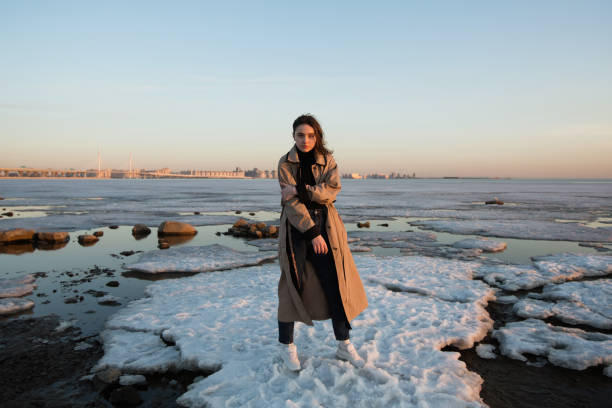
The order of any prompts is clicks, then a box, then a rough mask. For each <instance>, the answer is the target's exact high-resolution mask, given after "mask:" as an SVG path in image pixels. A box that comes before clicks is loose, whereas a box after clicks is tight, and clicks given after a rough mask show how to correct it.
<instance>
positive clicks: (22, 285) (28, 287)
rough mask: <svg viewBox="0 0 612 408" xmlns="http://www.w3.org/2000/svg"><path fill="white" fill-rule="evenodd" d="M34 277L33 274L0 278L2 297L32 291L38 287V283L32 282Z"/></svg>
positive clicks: (23, 294) (26, 293)
mask: <svg viewBox="0 0 612 408" xmlns="http://www.w3.org/2000/svg"><path fill="white" fill-rule="evenodd" d="M34 279H35V278H34V276H33V275H31V274H27V275H23V276H21V277H18V278H13V279H0V299H1V298H16V297H21V296H25V295H28V294H30V293H32V291H33V290H34V289H36V285H35V284H33V283H32V282H34Z"/></svg>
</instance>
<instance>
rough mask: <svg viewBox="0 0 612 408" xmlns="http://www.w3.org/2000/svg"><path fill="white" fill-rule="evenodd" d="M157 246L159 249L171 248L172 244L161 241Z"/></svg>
mask: <svg viewBox="0 0 612 408" xmlns="http://www.w3.org/2000/svg"><path fill="white" fill-rule="evenodd" d="M157 247H158V248H159V249H168V248H170V244H169V243H167V242H160V243H159V244H157Z"/></svg>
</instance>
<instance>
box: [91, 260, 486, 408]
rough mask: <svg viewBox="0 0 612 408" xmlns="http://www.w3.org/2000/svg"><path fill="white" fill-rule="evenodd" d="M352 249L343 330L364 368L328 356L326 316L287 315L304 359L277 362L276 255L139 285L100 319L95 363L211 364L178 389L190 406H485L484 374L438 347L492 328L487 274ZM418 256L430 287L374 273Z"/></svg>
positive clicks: (155, 367)
mask: <svg viewBox="0 0 612 408" xmlns="http://www.w3.org/2000/svg"><path fill="white" fill-rule="evenodd" d="M355 261H356V263H357V266H358V268H359V270H360V273H361V275H362V279H363V281H364V284H365V286H366V292H367V294H368V299H369V302H370V306H369V307H368V308H367V309H366V310H365V312H364V313H363V314H362V315H360V316H359V317H358V318H357V319H355V320H354V321H353V322H352V325H353V328H354V330H353V331H352V341H353V343H354V344H355V345H356V347H357V349H358V351H359V353H360V354H361V355H362V356H363V357H364V359H365V360H366V365H365V367H364V368H362V369H357V368H355V367H353V366H352V365H351V364H350V363H347V362H344V361H340V360H337V359H336V358H335V356H334V353H335V349H336V347H337V344H336V341H335V339H334V337H333V331H332V328H331V323H330V321H324V322H317V323H316V324H315V326H314V327H310V326H306V325H303V324H297V325H296V333H295V342H296V344H297V346H298V355H299V357H300V360H301V362H302V366H303V369H302V370H301V371H300V372H298V373H292V372H288V371H287V370H286V369H285V368H284V366H283V364H282V362H281V360H280V358H279V357H278V341H277V338H276V337H277V321H276V309H277V294H276V283H277V282H278V274H279V267H278V264H277V263H274V264H265V265H260V266H255V267H248V268H239V269H234V270H229V271H223V272H213V273H207V274H198V275H194V276H190V277H185V278H181V279H172V280H164V281H160V282H156V283H154V284H152V285H150V286H148V287H147V288H146V290H145V293H146V295H147V297H145V298H143V299H139V300H136V301H133V302H130V304H129V305H128V306H127V307H125V308H122V309H120V310H119V311H118V312H117V313H116V314H115V315H113V316H112V317H111V318H110V319H109V320H108V321H107V323H106V329H105V331H104V332H103V334H102V339H103V341H104V350H105V355H104V357H103V358H102V359H101V360H100V362H99V363H98V364H97V365H96V367H95V370H101V369H104V368H107V367H116V368H119V369H121V370H122V372H124V373H125V372H127V373H131V374H146V373H150V372H164V371H167V370H169V369H176V368H189V369H196V368H197V369H200V370H207V371H216V372H215V373H214V374H212V375H210V376H208V377H205V378H203V379H201V380H199V381H196V382H194V383H193V384H192V385H191V386H190V387H189V389H188V391H187V392H186V393H185V394H183V395H182V396H181V397H180V398H179V400H178V402H179V403H181V404H182V405H186V406H193V407H195V406H203V405H206V404H207V405H208V406H211V407H217V406H224V407H232V406H241V407H242V406H247V407H249V406H251V407H254V406H271V407H274V406H279V407H280V406H318V405H322V406H346V405H355V406H406V405H414V406H423V407H426V406H431V407H433V406H455V407H483V406H485V405H484V403H483V402H482V400H481V398H480V396H479V392H480V387H481V384H482V379H481V378H480V377H479V376H478V375H477V374H475V373H472V372H470V371H468V370H467V368H466V366H465V364H464V363H463V362H462V361H460V360H459V353H456V352H442V351H441V349H442V348H443V347H445V346H447V345H453V346H456V347H458V348H460V349H465V348H470V347H473V345H474V343H475V342H477V341H479V340H481V339H482V338H484V337H485V335H486V333H487V331H488V330H489V329H491V328H492V323H493V322H492V320H491V319H490V317H489V316H488V313H487V312H486V310H485V308H484V306H485V305H486V299H488V298H489V297H490V296H491V293H490V291H488V290H484V286H486V285H483V284H482V282H479V285H480V287H479V288H480V289H479V290H480V291H478V290H475V289H474V288H469V290H464V286H465V282H466V281H467V280H469V276H470V270H471V268H472V266H473V265H471V264H468V263H462V262H457V264H456V265H454V264H453V262H452V261H447V260H443V261H438V260H433V259H430V260H429V261H430V262H431V263H428V262H427V261H428V260H427V259H425V258H415V259H413V258H412V257H389V258H380V257H374V256H369V255H359V256H356V257H355ZM419 268H424V269H421V273H422V275H423V276H424V277H423V280H422V282H423V283H424V284H426V286H427V287H428V288H429V290H430V291H431V293H432V294H435V296H428V295H423V294H417V293H412V292H393V291H390V290H388V289H387V288H385V287H384V286H382V285H380V284H379V283H375V282H373V281H372V280H375V278H377V277H378V278H379V279H380V278H381V277H380V276H379V275H380V274H381V273H382V272H385V275H384V277H385V278H387V279H395V280H397V281H398V282H401V281H402V275H403V274H404V273H408V274H410V273H411V272H410V271H413V272H412V273H414V271H417V270H418V269H419ZM437 269H441V271H437ZM427 277H430V281H427ZM443 277H447V278H449V279H448V281H447V286H449V287H453V286H455V285H456V286H457V287H458V288H459V289H460V290H458V292H459V293H462V295H460V296H455V297H454V298H455V299H456V300H458V301H448V300H443V299H442V297H445V296H443V294H444V293H446V292H445V290H444V289H443V288H442V287H441V286H440V285H439V283H440V282H441V279H442V278H443ZM448 293H450V291H449V292H448ZM479 294H480V297H479ZM162 339H163V340H162Z"/></svg>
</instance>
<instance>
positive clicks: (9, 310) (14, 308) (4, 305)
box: [0, 298, 34, 316]
mask: <svg viewBox="0 0 612 408" xmlns="http://www.w3.org/2000/svg"><path fill="white" fill-rule="evenodd" d="M33 307H34V302H32V301H31V300H30V299H22V298H5V299H0V316H2V315H10V314H14V313H19V312H23V311H24V310H28V309H31V308H33Z"/></svg>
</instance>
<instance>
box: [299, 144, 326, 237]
mask: <svg viewBox="0 0 612 408" xmlns="http://www.w3.org/2000/svg"><path fill="white" fill-rule="evenodd" d="M296 150H297V153H298V157H299V159H300V168H299V170H298V180H297V187H296V189H297V192H298V197H299V199H300V201H301V202H302V203H304V205H305V206H306V208H308V209H309V210H312V209H316V208H324V206H323V205H321V204H319V203H315V202H314V201H311V200H310V197H309V196H308V190H306V185H307V184H308V185H309V186H314V185H315V184H316V182H315V178H314V174H312V165H313V164H315V155H314V149H312V150H310V151H309V152H307V153H304V152H303V151H301V150H300V149H299V148H298V149H296ZM320 233H321V232H320V231H319V227H318V226H317V225H315V226H314V227H312V228H310V229H309V230H308V231H306V232H304V238H306V239H308V240H312V239H313V238H315V237H316V236H317V235H319V234H320Z"/></svg>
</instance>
